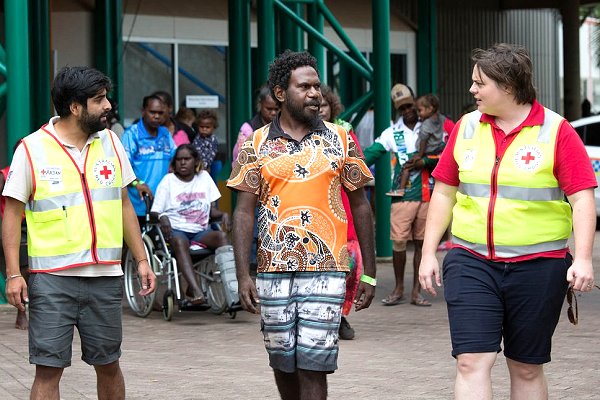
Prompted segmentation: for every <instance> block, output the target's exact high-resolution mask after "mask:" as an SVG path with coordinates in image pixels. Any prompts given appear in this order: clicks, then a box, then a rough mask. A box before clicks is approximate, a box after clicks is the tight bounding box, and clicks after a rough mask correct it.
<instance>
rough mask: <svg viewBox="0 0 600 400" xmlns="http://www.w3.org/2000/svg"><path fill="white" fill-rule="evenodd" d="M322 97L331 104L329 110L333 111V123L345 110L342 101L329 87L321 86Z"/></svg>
mask: <svg viewBox="0 0 600 400" xmlns="http://www.w3.org/2000/svg"><path fill="white" fill-rule="evenodd" d="M321 95H322V96H323V99H324V100H325V101H326V102H327V103H328V104H329V108H330V109H331V117H330V119H331V121H329V122H333V121H334V120H335V119H336V118H337V117H338V115H340V114H341V112H342V111H343V110H344V106H343V105H342V102H341V100H340V96H338V95H337V94H335V92H334V91H333V90H332V89H331V88H330V87H329V86H321Z"/></svg>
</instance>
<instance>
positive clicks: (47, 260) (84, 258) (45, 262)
mask: <svg viewBox="0 0 600 400" xmlns="http://www.w3.org/2000/svg"><path fill="white" fill-rule="evenodd" d="M96 252H97V254H98V257H99V258H100V260H102V262H103V263H105V262H107V261H108V262H110V261H111V260H114V262H115V264H118V263H120V262H121V261H120V260H121V248H120V247H117V248H110V249H102V248H99V249H97V250H96ZM93 262H94V259H93V258H92V251H91V250H90V249H87V250H83V251H80V252H77V253H71V254H64V255H60V256H50V257H31V256H30V257H29V268H31V269H32V270H35V271H40V270H42V271H46V270H52V269H56V268H60V269H64V268H65V267H68V266H70V265H72V266H76V265H81V264H91V263H93Z"/></svg>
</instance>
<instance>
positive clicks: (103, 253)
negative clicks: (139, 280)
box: [96, 247, 122, 263]
mask: <svg viewBox="0 0 600 400" xmlns="http://www.w3.org/2000/svg"><path fill="white" fill-rule="evenodd" d="M121 250H122V249H121V248H120V247H115V248H106V249H105V248H100V247H99V248H97V249H96V253H97V254H98V257H99V258H100V259H101V260H102V262H106V261H110V260H115V261H116V262H118V263H120V262H121Z"/></svg>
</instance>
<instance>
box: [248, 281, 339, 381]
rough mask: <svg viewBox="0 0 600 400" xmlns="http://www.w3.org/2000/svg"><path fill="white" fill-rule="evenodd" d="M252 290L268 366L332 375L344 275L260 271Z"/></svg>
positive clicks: (335, 365) (281, 369)
mask: <svg viewBox="0 0 600 400" xmlns="http://www.w3.org/2000/svg"><path fill="white" fill-rule="evenodd" d="M256 289H257V291H258V297H259V298H260V301H261V303H260V309H261V329H262V332H263V335H264V339H265V347H266V349H267V352H268V353H269V362H270V363H269V365H270V366H271V368H273V369H277V370H280V371H283V372H288V373H292V372H295V371H296V369H305V370H310V371H323V372H333V371H335V370H336V369H337V357H338V350H339V349H338V329H339V326H340V320H341V316H342V313H341V311H342V305H343V303H344V295H345V292H346V273H345V272H277V273H260V274H258V276H257V278H256Z"/></svg>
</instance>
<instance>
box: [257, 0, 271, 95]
mask: <svg viewBox="0 0 600 400" xmlns="http://www.w3.org/2000/svg"><path fill="white" fill-rule="evenodd" d="M274 7H275V6H274V5H273V0H258V3H257V31H258V49H257V52H258V63H257V71H256V74H257V75H256V77H257V79H258V82H260V84H263V83H265V82H266V81H267V78H268V75H269V63H271V62H272V61H273V60H274V59H275V9H274Z"/></svg>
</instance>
